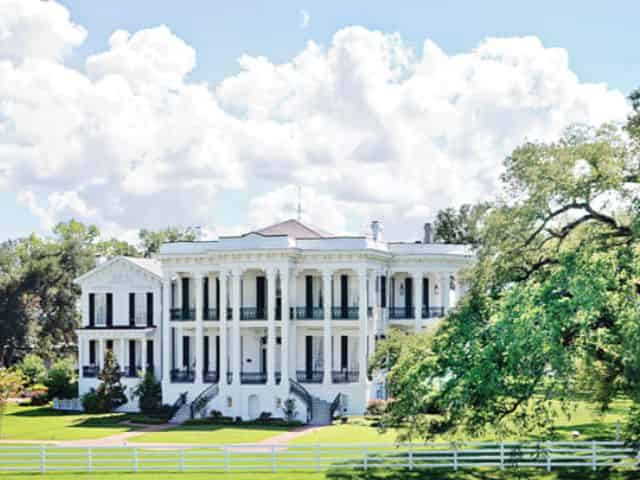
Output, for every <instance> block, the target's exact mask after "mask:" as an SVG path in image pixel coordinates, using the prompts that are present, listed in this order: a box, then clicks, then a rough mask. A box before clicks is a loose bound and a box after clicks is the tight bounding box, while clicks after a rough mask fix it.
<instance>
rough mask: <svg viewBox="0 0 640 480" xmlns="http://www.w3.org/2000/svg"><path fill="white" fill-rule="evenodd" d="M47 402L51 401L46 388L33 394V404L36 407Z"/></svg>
mask: <svg viewBox="0 0 640 480" xmlns="http://www.w3.org/2000/svg"><path fill="white" fill-rule="evenodd" d="M47 403H49V395H48V394H47V391H46V390H45V391H40V392H36V393H32V394H31V405H33V406H34V407H40V406H42V405H46V404H47Z"/></svg>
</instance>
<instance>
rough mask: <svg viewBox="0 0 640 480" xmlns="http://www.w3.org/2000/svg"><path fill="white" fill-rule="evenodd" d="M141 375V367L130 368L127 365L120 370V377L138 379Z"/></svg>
mask: <svg viewBox="0 0 640 480" xmlns="http://www.w3.org/2000/svg"><path fill="white" fill-rule="evenodd" d="M141 373H142V367H140V366H137V367H135V366H134V367H132V366H131V365H127V366H126V367H124V368H123V369H122V376H123V377H125V378H138V377H139V376H140V374H141Z"/></svg>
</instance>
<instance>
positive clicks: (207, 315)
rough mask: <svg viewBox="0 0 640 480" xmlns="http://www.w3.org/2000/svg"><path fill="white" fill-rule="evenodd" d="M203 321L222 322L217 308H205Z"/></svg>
mask: <svg viewBox="0 0 640 480" xmlns="http://www.w3.org/2000/svg"><path fill="white" fill-rule="evenodd" d="M202 319H203V320H207V321H217V320H220V314H219V313H218V309H217V308H204V309H203V311H202Z"/></svg>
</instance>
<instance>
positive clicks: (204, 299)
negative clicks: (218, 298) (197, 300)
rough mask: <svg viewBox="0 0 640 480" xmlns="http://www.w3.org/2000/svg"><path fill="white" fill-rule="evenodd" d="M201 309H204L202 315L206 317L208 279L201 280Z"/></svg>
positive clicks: (207, 308)
mask: <svg viewBox="0 0 640 480" xmlns="http://www.w3.org/2000/svg"><path fill="white" fill-rule="evenodd" d="M202 290H203V292H202V293H203V295H202V308H203V309H204V315H207V312H208V311H209V277H204V278H203V279H202Z"/></svg>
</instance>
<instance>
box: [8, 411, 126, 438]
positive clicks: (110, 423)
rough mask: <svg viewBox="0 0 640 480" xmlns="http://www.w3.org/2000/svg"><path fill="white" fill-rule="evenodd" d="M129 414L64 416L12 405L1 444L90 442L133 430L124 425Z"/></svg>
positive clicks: (63, 413) (62, 413)
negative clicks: (64, 441) (5, 441)
mask: <svg viewBox="0 0 640 480" xmlns="http://www.w3.org/2000/svg"><path fill="white" fill-rule="evenodd" d="M126 419H127V415H126V414H119V413H113V414H105V415H88V414H82V413H65V412H59V411H56V410H53V409H52V408H49V407H30V406H19V405H16V404H10V405H8V406H7V411H6V413H5V415H4V419H3V422H2V432H1V433H2V437H1V439H2V440H85V439H86V440H89V439H94V438H102V437H108V436H110V435H115V434H117V433H122V432H127V431H130V430H132V429H133V428H132V427H129V426H126V425H121V424H120V422H122V421H123V420H126Z"/></svg>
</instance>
